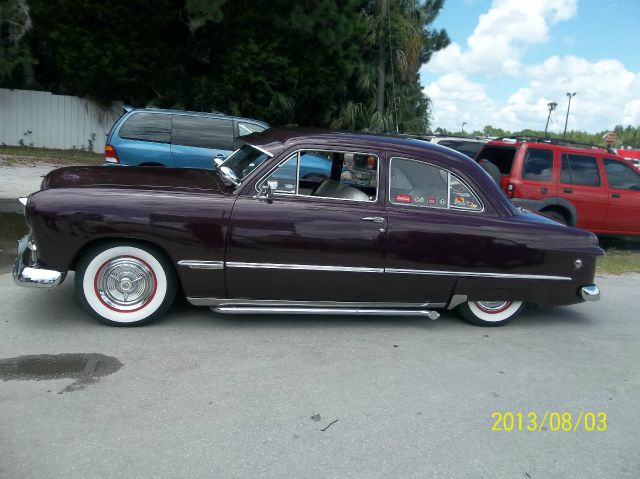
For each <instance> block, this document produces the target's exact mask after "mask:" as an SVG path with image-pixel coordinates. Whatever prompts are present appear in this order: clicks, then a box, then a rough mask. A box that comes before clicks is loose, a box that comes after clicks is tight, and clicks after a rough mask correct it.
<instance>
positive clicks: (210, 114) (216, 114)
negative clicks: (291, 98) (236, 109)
mask: <svg viewBox="0 0 640 479" xmlns="http://www.w3.org/2000/svg"><path fill="white" fill-rule="evenodd" d="M123 108H124V109H125V111H126V112H127V113H131V114H133V113H138V112H149V113H176V114H179V115H192V116H206V117H210V118H226V119H233V120H240V121H246V122H248V123H258V124H260V125H264V126H266V127H268V126H269V124H268V123H266V122H264V121H261V120H256V119H254V118H245V117H242V116H234V115H226V114H224V113H220V112H207V111H189V110H173V109H167V108H155V107H148V108H134V107H129V106H125V107H123Z"/></svg>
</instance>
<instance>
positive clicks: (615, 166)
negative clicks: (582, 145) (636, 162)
mask: <svg viewBox="0 0 640 479" xmlns="http://www.w3.org/2000/svg"><path fill="white" fill-rule="evenodd" d="M602 162H603V164H604V169H605V173H606V176H607V184H608V185H609V191H608V194H609V202H608V207H607V219H606V221H605V225H604V228H603V230H604V231H605V232H611V233H618V234H639V233H640V174H639V173H638V172H637V171H636V170H634V169H633V168H632V167H630V166H628V165H627V164H625V163H624V162H623V161H618V160H614V159H612V158H603V159H602Z"/></svg>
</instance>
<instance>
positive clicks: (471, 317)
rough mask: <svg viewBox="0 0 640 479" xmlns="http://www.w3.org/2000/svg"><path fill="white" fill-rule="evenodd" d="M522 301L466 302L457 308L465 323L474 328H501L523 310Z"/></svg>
mask: <svg viewBox="0 0 640 479" xmlns="http://www.w3.org/2000/svg"><path fill="white" fill-rule="evenodd" d="M524 306H525V305H524V303H523V302H522V301H468V302H466V303H464V304H462V305H460V306H459V307H458V310H459V311H460V314H461V315H462V317H463V318H464V320H465V321H467V322H468V323H471V324H475V325H476V326H502V325H503V324H505V323H508V322H509V321H511V320H512V319H514V318H515V317H516V316H517V315H518V314H520V312H521V311H522V310H523V309H524Z"/></svg>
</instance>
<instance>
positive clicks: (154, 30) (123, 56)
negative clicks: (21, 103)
mask: <svg viewBox="0 0 640 479" xmlns="http://www.w3.org/2000/svg"><path fill="white" fill-rule="evenodd" d="M32 15H33V21H34V29H33V34H32V50H33V54H34V56H35V57H36V58H37V60H38V65H37V67H36V77H37V80H38V83H39V85H40V87H41V88H44V89H50V90H52V91H54V92H56V93H66V94H72V95H79V96H84V97H88V98H91V99H93V100H95V101H97V102H99V103H110V102H111V101H113V100H116V99H121V100H124V101H125V102H130V103H133V104H136V105H145V104H146V103H147V102H148V101H150V100H151V99H153V98H154V97H164V96H166V95H167V94H168V93H167V92H169V94H174V92H176V91H178V90H179V88H180V87H181V85H183V84H184V80H185V76H184V73H185V72H184V69H183V67H182V64H181V59H182V58H183V57H184V48H185V45H186V43H187V40H188V36H189V30H188V27H187V25H186V24H185V21H183V20H184V18H183V17H184V16H185V11H184V9H183V4H182V2H181V1H180V0H156V1H154V2H148V1H146V0H128V1H127V2H122V1H120V0H101V1H100V2H87V1H85V0H58V1H56V2H50V1H49V0H32Z"/></svg>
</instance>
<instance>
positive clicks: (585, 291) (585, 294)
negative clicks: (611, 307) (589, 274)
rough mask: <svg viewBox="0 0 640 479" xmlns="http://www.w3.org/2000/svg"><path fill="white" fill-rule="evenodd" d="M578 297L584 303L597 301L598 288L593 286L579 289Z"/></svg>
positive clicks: (598, 297)
mask: <svg viewBox="0 0 640 479" xmlns="http://www.w3.org/2000/svg"><path fill="white" fill-rule="evenodd" d="M580 297H581V298H582V299H584V300H585V301H598V300H599V299H600V288H598V287H597V286H596V285H595V284H591V285H589V286H583V287H582V288H580Z"/></svg>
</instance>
